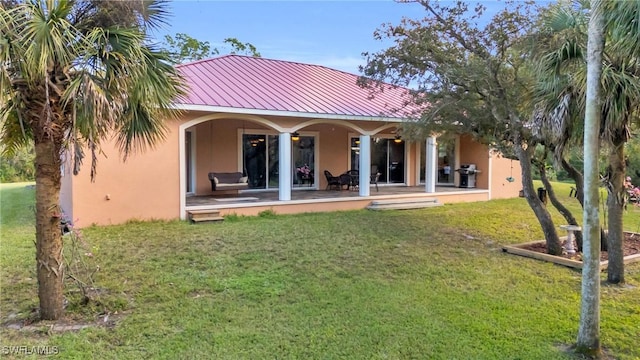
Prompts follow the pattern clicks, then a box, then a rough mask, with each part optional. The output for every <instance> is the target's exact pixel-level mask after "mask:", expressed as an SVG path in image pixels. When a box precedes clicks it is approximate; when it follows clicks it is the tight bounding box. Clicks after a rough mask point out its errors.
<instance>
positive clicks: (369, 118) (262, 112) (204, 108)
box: [173, 104, 408, 123]
mask: <svg viewBox="0 0 640 360" xmlns="http://www.w3.org/2000/svg"><path fill="white" fill-rule="evenodd" d="M173 108H174V109H177V110H188V111H204V112H222V113H229V114H248V115H262V116H265V115H267V116H268V115H270V116H289V117H303V118H313V119H337V120H354V121H386V122H398V123H401V122H403V121H405V120H408V119H403V118H397V117H386V116H361V115H338V114H319V113H310V112H298V111H282V110H260V109H244V108H233V107H225V106H210V105H191V104H174V105H173Z"/></svg>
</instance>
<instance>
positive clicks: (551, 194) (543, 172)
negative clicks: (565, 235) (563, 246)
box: [538, 163, 582, 251]
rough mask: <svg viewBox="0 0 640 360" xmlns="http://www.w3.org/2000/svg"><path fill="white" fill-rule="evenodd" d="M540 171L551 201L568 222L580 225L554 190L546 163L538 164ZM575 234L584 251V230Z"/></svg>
mask: <svg viewBox="0 0 640 360" xmlns="http://www.w3.org/2000/svg"><path fill="white" fill-rule="evenodd" d="M538 171H539V172H540V179H541V180H542V184H543V185H544V188H545V189H546V190H547V195H548V196H549V201H551V204H552V205H553V207H555V208H556V209H557V210H558V212H560V215H562V217H564V219H565V220H566V221H567V224H569V225H576V226H580V225H579V224H578V220H576V218H575V217H574V216H573V214H572V213H571V211H569V209H567V207H566V206H564V205H563V204H562V203H561V202H560V201H559V200H558V197H557V196H556V193H555V191H554V190H553V186H551V183H550V182H549V179H548V178H547V171H546V170H545V168H544V163H541V165H540V166H538ZM574 235H575V239H576V244H577V245H578V251H582V231H576V232H575V234H574Z"/></svg>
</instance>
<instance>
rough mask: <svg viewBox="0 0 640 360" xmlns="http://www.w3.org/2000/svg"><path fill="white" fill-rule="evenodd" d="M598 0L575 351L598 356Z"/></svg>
mask: <svg viewBox="0 0 640 360" xmlns="http://www.w3.org/2000/svg"><path fill="white" fill-rule="evenodd" d="M602 8H603V4H602V2H601V0H591V18H590V19H589V38H588V41H587V96H586V109H585V116H584V191H585V193H584V208H583V222H584V225H583V227H584V228H583V236H584V242H583V251H582V254H583V259H582V284H581V289H580V295H581V296H580V323H579V326H578V339H577V342H576V352H578V353H582V354H586V355H589V356H594V357H599V356H600V355H601V353H602V349H601V347H600V217H599V215H598V203H599V199H598V184H599V180H600V179H599V171H598V151H599V150H600V149H599V130H600V116H601V114H602V104H601V98H600V93H601V85H600V78H601V75H602V52H603V49H604V42H605V40H604V33H605V30H604V29H605V21H604V14H603V9H602Z"/></svg>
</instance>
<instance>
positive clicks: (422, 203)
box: [367, 198, 442, 210]
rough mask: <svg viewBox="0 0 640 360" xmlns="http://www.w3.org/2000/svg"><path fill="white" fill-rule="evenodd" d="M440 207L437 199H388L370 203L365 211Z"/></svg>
mask: <svg viewBox="0 0 640 360" xmlns="http://www.w3.org/2000/svg"><path fill="white" fill-rule="evenodd" d="M434 206H442V204H441V203H440V202H438V199H434V198H429V199H427V198H408V199H389V200H375V201H372V202H371V204H369V206H367V209H369V210H407V209H421V208H427V207H434Z"/></svg>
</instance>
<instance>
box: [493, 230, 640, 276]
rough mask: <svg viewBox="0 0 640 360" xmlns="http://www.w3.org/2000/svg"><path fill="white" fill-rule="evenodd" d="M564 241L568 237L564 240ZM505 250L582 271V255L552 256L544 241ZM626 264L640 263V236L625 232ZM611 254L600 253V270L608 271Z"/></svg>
mask: <svg viewBox="0 0 640 360" xmlns="http://www.w3.org/2000/svg"><path fill="white" fill-rule="evenodd" d="M562 239H563V241H564V239H566V237H563V238H562ZM503 250H504V251H505V252H507V253H510V254H515V255H520V256H526V257H531V258H534V259H538V260H543V261H550V262H553V263H556V264H560V265H565V266H570V267H573V268H577V269H582V253H580V252H576V253H575V254H568V253H567V252H566V251H563V252H562V255H550V254H548V253H547V244H546V242H545V241H544V240H538V241H532V242H527V243H524V244H518V245H510V246H505V247H504V248H503ZM623 252H624V262H625V264H627V263H631V262H636V261H640V234H638V233H633V232H625V240H624V244H623ZM608 259H609V254H608V253H607V252H606V251H601V252H600V268H601V269H606V267H607V264H608Z"/></svg>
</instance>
